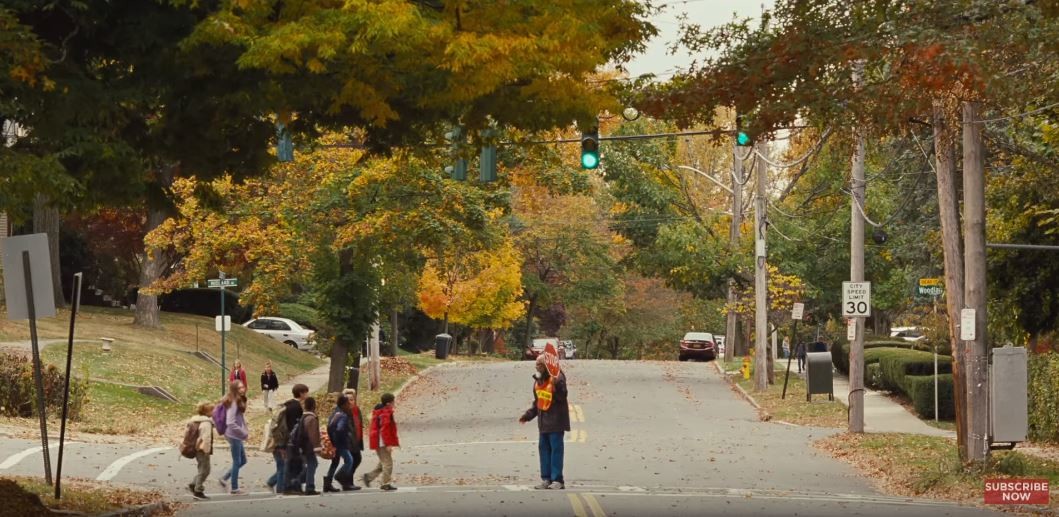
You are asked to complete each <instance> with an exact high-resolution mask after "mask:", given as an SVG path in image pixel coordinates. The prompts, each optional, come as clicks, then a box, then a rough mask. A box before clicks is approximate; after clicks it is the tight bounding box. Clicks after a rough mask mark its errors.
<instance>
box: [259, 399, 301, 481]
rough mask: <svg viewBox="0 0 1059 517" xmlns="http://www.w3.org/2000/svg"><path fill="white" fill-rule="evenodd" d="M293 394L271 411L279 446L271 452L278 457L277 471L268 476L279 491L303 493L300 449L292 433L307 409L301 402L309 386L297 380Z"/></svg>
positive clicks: (274, 456) (275, 438) (275, 457)
mask: <svg viewBox="0 0 1059 517" xmlns="http://www.w3.org/2000/svg"><path fill="white" fill-rule="evenodd" d="M291 395H292V396H293V397H294V398H292V399H290V400H288V401H286V402H284V403H283V406H282V408H281V409H280V410H279V411H278V412H277V413H276V414H275V415H272V418H273V420H274V421H275V422H276V431H275V432H274V433H273V440H275V447H276V450H274V451H273V452H272V457H273V458H274V459H276V474H274V477H272V478H269V480H268V484H269V486H270V487H275V490H276V492H277V493H283V494H288V495H293V494H300V493H301V476H302V475H303V472H302V470H303V469H302V461H301V453H300V451H299V450H298V448H297V447H294V446H293V445H292V444H291V433H292V432H293V431H294V427H295V426H297V425H298V423H299V422H300V421H301V418H302V413H303V411H304V410H303V408H302V403H303V402H304V401H305V399H306V398H307V397H308V396H309V387H308V386H306V385H304V384H295V385H294V387H292V388H291ZM276 451H279V452H278V453H277V452H276ZM280 462H282V463H280Z"/></svg>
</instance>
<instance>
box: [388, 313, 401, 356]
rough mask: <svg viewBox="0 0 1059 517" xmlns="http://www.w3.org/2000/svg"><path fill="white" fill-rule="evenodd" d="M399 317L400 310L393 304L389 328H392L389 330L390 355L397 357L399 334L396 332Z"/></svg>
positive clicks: (398, 326)
mask: <svg viewBox="0 0 1059 517" xmlns="http://www.w3.org/2000/svg"><path fill="white" fill-rule="evenodd" d="M400 317H401V314H400V311H399V310H398V309H397V306H396V305H394V307H393V313H392V314H390V328H391V329H392V330H391V332H390V347H389V348H390V350H389V355H390V357H397V344H398V343H399V342H400V340H399V338H400V334H399V333H398V331H399V330H400V321H399V318H400Z"/></svg>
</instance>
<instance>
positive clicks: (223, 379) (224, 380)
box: [219, 271, 228, 397]
mask: <svg viewBox="0 0 1059 517" xmlns="http://www.w3.org/2000/svg"><path fill="white" fill-rule="evenodd" d="M219 276H220V277H221V396H222V397H223V396H224V394H225V393H227V392H228V389H227V386H226V384H227V382H228V368H227V366H225V344H224V272H223V271H221V272H220V275H219Z"/></svg>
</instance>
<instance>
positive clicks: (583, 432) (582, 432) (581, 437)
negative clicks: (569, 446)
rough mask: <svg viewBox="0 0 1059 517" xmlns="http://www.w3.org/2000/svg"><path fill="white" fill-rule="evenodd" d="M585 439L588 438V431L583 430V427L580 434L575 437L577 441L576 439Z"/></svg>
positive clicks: (583, 440)
mask: <svg viewBox="0 0 1059 517" xmlns="http://www.w3.org/2000/svg"><path fill="white" fill-rule="evenodd" d="M587 439H588V431H585V430H584V429H582V430H581V436H578V437H577V441H578V443H585V440H587Z"/></svg>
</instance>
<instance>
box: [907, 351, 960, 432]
mask: <svg viewBox="0 0 1059 517" xmlns="http://www.w3.org/2000/svg"><path fill="white" fill-rule="evenodd" d="M939 359H940V358H939ZM938 370H939V371H940V370H941V362H940V361H939V362H938ZM904 387H905V394H906V395H908V398H909V399H911V400H912V406H913V407H914V408H915V411H916V413H918V414H919V416H920V417H922V418H934V375H908V376H905V378H904ZM955 417H956V404H955V403H954V402H953V390H952V374H951V373H947V374H944V375H941V374H939V375H938V418H941V419H943V420H951V419H953V418H955Z"/></svg>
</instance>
